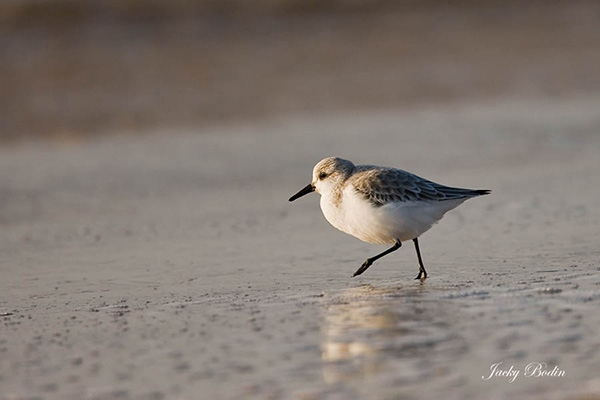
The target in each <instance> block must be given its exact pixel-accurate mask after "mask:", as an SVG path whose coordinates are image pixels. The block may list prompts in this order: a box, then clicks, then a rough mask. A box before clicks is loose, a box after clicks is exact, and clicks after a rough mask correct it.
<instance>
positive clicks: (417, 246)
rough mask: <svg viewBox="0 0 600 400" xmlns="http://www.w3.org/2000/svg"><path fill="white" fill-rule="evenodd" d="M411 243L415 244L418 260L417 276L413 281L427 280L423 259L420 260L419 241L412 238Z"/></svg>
mask: <svg viewBox="0 0 600 400" xmlns="http://www.w3.org/2000/svg"><path fill="white" fill-rule="evenodd" d="M413 243H414V244H415V250H417V258H418V259H419V275H417V277H416V278H415V279H421V280H424V279H427V271H425V267H424V266H423V259H422V258H421V251H420V250H419V239H418V238H414V239H413ZM421 276H422V277H421Z"/></svg>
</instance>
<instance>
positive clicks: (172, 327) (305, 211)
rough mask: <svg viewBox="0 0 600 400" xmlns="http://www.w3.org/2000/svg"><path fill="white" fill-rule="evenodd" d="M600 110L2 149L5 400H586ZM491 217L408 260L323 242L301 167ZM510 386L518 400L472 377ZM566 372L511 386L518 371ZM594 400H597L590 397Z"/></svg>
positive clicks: (351, 117)
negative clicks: (448, 188) (373, 168)
mask: <svg viewBox="0 0 600 400" xmlns="http://www.w3.org/2000/svg"><path fill="white" fill-rule="evenodd" d="M598 109H600V98H597V97H571V98H569V97H566V98H563V99H560V100H541V99H505V100H502V101H500V100H499V101H496V102H493V101H490V102H487V103H481V102H480V103H479V104H473V103H465V104H460V105H456V104H455V105H446V106H437V107H421V108H418V109H413V110H410V111H408V110H405V111H398V110H394V109H389V110H374V111H372V112H369V111H363V112H360V113H352V114H345V113H338V114H335V113H333V114H330V115H326V116H324V115H322V116H316V117H315V116H309V115H295V116H290V117H286V118H280V119H269V120H265V121H263V122H257V123H255V124H246V125H240V126H229V127H227V128H206V129H205V130H204V131H202V132H200V133H201V134H198V132H191V131H189V132H188V131H185V130H173V131H169V132H165V131H160V132H156V134H155V135H150V136H147V137H144V138H141V137H139V136H131V135H127V134H124V135H120V136H119V135H116V136H112V137H110V138H107V139H98V140H95V141H90V142H85V143H80V144H68V143H67V144H62V145H51V144H48V143H30V144H22V145H19V146H15V147H4V148H2V149H0V152H1V155H0V225H1V229H0V268H1V271H2V279H0V315H1V317H0V323H1V325H0V331H1V335H0V398H4V399H34V398H50V399H81V398H83V399H123V398H124V399H127V398H132V399H162V398H164V399H179V398H181V399H191V398H207V399H209V398H210V399H234V398H250V399H252V398H256V399H279V398H282V399H283V398H298V399H321V398H328V399H349V398H350V399H352V398H356V399H358V398H374V399H395V398H399V397H401V398H406V399H418V398H436V397H441V396H444V398H447V399H477V398H483V397H485V398H495V399H508V398H521V399H533V398H544V399H579V398H595V397H593V396H596V397H598V396H600V379H599V378H598V374H597V371H599V370H600V353H599V352H600V336H598V326H600V325H599V324H600V314H599V313H598V308H599V305H600V272H599V269H600V264H599V262H598V260H599V256H600V251H599V250H598V243H599V242H600V228H599V226H598V221H599V220H600V211H599V210H600V197H599V196H598V184H599V183H600V168H599V167H600V157H598V154H600V135H598V132H599V131H600V118H599V115H598V112H597V110H598ZM328 155H339V156H343V157H346V158H348V159H351V160H353V161H355V162H357V163H375V164H381V165H391V166H397V167H401V168H404V169H407V170H409V171H412V172H414V173H417V174H419V175H422V176H425V177H428V178H430V179H433V180H435V181H438V182H441V183H445V184H450V185H457V186H465V187H474V188H489V189H492V190H493V194H492V195H490V196H486V197H483V198H478V199H473V200H470V201H468V202H467V203H465V204H464V205H462V206H461V207H459V208H458V209H456V210H454V211H452V212H450V213H449V214H448V215H447V216H446V217H445V218H444V219H443V220H442V221H441V223H440V224H439V225H437V226H435V227H434V228H433V229H432V230H431V231H429V232H428V233H426V234H425V235H423V237H422V240H421V241H420V242H421V250H422V252H423V257H424V261H425V265H426V267H427V270H428V272H429V274H430V278H429V279H427V280H426V281H425V282H424V283H419V282H418V281H415V280H413V278H414V276H415V275H416V273H417V263H416V258H415V254H414V250H413V249H412V247H411V246H409V245H408V244H407V245H405V246H404V247H403V248H402V249H401V250H399V251H398V252H396V253H394V254H393V255H390V256H388V257H385V258H383V259H382V260H380V261H379V262H377V263H376V264H375V265H374V266H373V267H371V268H370V269H369V271H368V272H367V273H365V274H364V275H362V276H360V277H359V278H354V279H352V278H350V275H351V274H352V273H353V272H354V270H355V269H356V268H357V267H358V266H359V265H360V264H361V263H362V262H363V261H364V259H365V258H366V257H368V256H371V255H373V254H375V253H377V252H379V251H381V250H382V249H383V248H382V247H380V246H373V245H369V244H366V243H362V242H360V241H358V240H357V239H354V238H352V237H350V236H348V235H345V234H343V233H341V232H338V231H336V230H335V229H334V228H332V227H331V226H329V225H328V223H327V222H326V221H325V220H324V218H323V216H322V215H321V212H320V210H319V206H318V196H317V195H313V196H308V197H306V198H303V199H301V200H299V201H297V202H294V203H291V204H290V203H288V202H287V199H288V197H289V196H290V195H291V194H293V193H295V191H297V190H298V189H299V188H301V187H303V186H304V185H306V183H307V182H308V180H309V179H310V172H311V168H312V166H313V165H314V163H316V162H317V161H318V160H319V159H321V158H322V157H324V156H328ZM499 362H502V363H503V364H502V366H503V367H506V368H509V367H510V366H513V367H514V368H513V369H520V370H521V375H520V376H519V377H518V378H517V379H515V381H514V382H512V383H511V382H509V378H504V377H494V378H491V379H489V380H487V381H486V380H483V379H482V376H486V377H487V376H488V375H489V374H490V366H491V365H492V364H495V363H499ZM533 362H540V363H546V364H547V366H548V369H549V370H551V369H553V368H554V366H557V367H558V368H559V369H560V370H562V371H565V375H564V376H562V377H546V378H541V377H540V378H535V377H525V376H523V374H524V369H525V366H526V365H527V364H529V363H533ZM584 396H592V397H584Z"/></svg>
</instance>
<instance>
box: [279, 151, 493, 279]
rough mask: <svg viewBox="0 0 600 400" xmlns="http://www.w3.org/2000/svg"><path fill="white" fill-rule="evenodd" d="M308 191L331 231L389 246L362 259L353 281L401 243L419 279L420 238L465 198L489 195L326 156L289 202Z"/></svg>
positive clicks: (423, 276) (421, 274)
mask: <svg viewBox="0 0 600 400" xmlns="http://www.w3.org/2000/svg"><path fill="white" fill-rule="evenodd" d="M312 192H317V193H319V194H320V195H321V202H320V204H321V210H322V211H323V215H324V216H325V219H327V221H329V223H330V224H331V225H333V226H334V227H335V228H337V229H339V230H340V231H342V232H345V233H348V234H350V235H352V236H354V237H357V238H358V239H360V240H362V241H364V242H367V243H373V244H386V243H387V244H393V246H392V247H390V248H389V249H387V250H385V251H384V252H382V253H379V254H377V255H375V256H373V257H370V258H367V260H366V261H365V262H364V263H363V264H362V265H361V266H360V268H359V269H358V270H356V272H355V273H354V274H353V275H352V277H355V276H358V275H360V274H362V273H363V272H365V271H366V270H367V269H368V268H369V267H370V266H371V265H372V264H373V263H374V262H375V261H377V260H379V259H380V258H381V257H383V256H386V255H388V254H390V253H392V252H394V251H396V250H398V249H399V248H400V247H401V246H402V242H404V241H407V240H412V241H413V243H414V245H415V250H416V252H417V260H418V262H419V275H417V277H416V278H415V279H420V280H424V279H426V278H427V271H425V266H424V265H423V259H422V258H421V251H420V250H419V236H421V235H422V234H423V233H424V232H426V231H428V230H429V228H431V227H432V226H433V224H435V223H437V222H438V221H439V220H440V219H441V218H442V217H443V216H444V214H445V213H446V212H448V211H450V210H452V209H453V208H456V207H458V206H459V205H460V204H462V203H463V202H464V201H465V200H468V199H470V198H472V197H477V196H481V195H485V194H489V193H490V192H491V191H490V190H473V189H462V188H455V187H450V186H444V185H440V184H439V183H435V182H432V181H430V180H427V179H425V178H421V177H419V176H417V175H414V174H411V173H410V172H407V171H404V170H401V169H397V168H389V167H378V166H375V165H354V164H353V163H352V162H351V161H348V160H344V159H342V158H338V157H327V158H324V159H323V160H321V161H319V162H318V163H317V165H315V167H314V168H313V173H312V181H311V183H310V184H308V185H307V186H306V187H304V188H303V189H302V190H300V191H299V192H298V193H296V194H295V195H293V196H292V197H290V199H289V201H294V200H296V199H298V198H300V197H302V196H304V195H306V194H309V193H312Z"/></svg>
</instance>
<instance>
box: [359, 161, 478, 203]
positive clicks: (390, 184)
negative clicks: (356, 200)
mask: <svg viewBox="0 0 600 400" xmlns="http://www.w3.org/2000/svg"><path fill="white" fill-rule="evenodd" d="M357 169H359V168H358V167H357ZM350 183H351V184H352V185H353V186H354V188H355V189H356V191H357V192H358V193H360V194H362V195H363V196H364V197H365V199H367V200H369V201H370V202H371V203H373V205H376V206H382V205H384V204H386V203H390V202H414V201H443V200H454V199H462V198H468V197H473V196H478V195H481V194H485V193H483V192H484V191H477V190H471V189H461V188H454V187H449V186H444V185H440V184H439V183H435V182H432V181H429V180H427V179H425V178H421V177H419V176H417V175H414V174H411V173H410V172H406V171H403V170H401V169H396V168H373V167H369V168H365V170H363V171H360V169H359V170H358V171H357V172H356V173H355V174H354V175H353V176H352V177H351V178H350Z"/></svg>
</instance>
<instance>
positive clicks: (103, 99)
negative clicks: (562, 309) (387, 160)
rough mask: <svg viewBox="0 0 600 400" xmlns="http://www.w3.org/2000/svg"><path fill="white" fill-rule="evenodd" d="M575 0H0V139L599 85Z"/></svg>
mask: <svg viewBox="0 0 600 400" xmlns="http://www.w3.org/2000/svg"><path fill="white" fill-rule="evenodd" d="M599 21H600V3H599V2H597V1H593V0H591V1H585V0H546V1H519V0H512V1H508V0H455V1H441V0H425V1H418V0H400V1H391V0H254V1H244V0H197V1H192V0H176V1H160V0H3V1H2V2H0V93H2V96H0V138H1V139H2V142H3V143H8V142H14V141H18V140H22V139H31V138H50V139H53V140H79V139H81V138H85V137H92V136H98V135H103V134H106V133H108V132H111V133H113V134H114V133H115V132H121V133H122V132H138V133H144V132H148V131H152V130H160V129H161V128H164V127H178V126H180V127H185V128H190V127H192V128H195V127H204V126H207V125H214V124H224V123H225V124H229V123H232V122H233V123H238V122H242V123H243V122H245V121H249V120H253V119H257V118H264V117H272V116H278V115H287V114H296V113H328V112H331V111H338V110H350V111H352V110H357V109H373V108H385V109H396V108H400V107H413V106H419V105H423V104H425V103H427V104H430V103H440V102H445V103H447V102H453V101H467V100H468V101H479V100H480V99H496V98H499V97H503V98H524V99H531V98H535V97H542V98H550V97H561V96H571V95H582V94H583V95H585V94H589V93H597V92H598V89H600V72H599V70H600V68H599V66H600V23H599Z"/></svg>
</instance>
